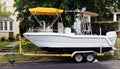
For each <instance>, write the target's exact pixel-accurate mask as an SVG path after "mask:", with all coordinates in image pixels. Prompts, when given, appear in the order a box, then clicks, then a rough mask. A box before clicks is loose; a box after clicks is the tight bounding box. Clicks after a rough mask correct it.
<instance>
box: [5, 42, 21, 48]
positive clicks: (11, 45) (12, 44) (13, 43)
mask: <svg viewBox="0 0 120 69" xmlns="http://www.w3.org/2000/svg"><path fill="white" fill-rule="evenodd" d="M17 44H19V41H15V42H12V43H11V44H9V45H7V46H5V47H14V46H16V45H17Z"/></svg>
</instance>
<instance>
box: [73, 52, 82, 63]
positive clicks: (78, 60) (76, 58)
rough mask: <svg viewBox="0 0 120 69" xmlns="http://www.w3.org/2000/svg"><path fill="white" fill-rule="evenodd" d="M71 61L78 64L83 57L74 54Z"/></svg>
mask: <svg viewBox="0 0 120 69" xmlns="http://www.w3.org/2000/svg"><path fill="white" fill-rule="evenodd" d="M73 59H74V60H75V61H76V62H77V63H80V62H82V61H83V55H82V54H78V53H77V54H75V55H74V57H73Z"/></svg>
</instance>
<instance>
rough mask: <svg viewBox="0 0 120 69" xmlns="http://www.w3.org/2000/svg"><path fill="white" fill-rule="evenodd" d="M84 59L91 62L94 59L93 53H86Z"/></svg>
mask: <svg viewBox="0 0 120 69" xmlns="http://www.w3.org/2000/svg"><path fill="white" fill-rule="evenodd" d="M86 60H87V62H90V63H91V62H93V61H94V60H95V55H94V54H87V55H86Z"/></svg>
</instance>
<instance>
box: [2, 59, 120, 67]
mask: <svg viewBox="0 0 120 69" xmlns="http://www.w3.org/2000/svg"><path fill="white" fill-rule="evenodd" d="M0 69H120V60H110V61H101V62H98V63H72V62H59V61H53V62H52V61H50V62H26V63H22V62H21V63H16V65H15V66H8V65H7V64H0Z"/></svg>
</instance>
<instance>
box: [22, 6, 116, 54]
mask: <svg viewBox="0 0 120 69" xmlns="http://www.w3.org/2000/svg"><path fill="white" fill-rule="evenodd" d="M29 11H30V12H31V14H33V16H34V17H35V19H36V20H37V21H38V23H39V24H40V26H41V28H40V32H26V33H24V34H23V35H24V36H25V38H27V39H28V40H30V41H31V42H32V43H33V44H35V45H36V46H38V47H40V48H41V49H44V50H46V51H49V52H56V53H61V52H62V53H63V52H67V53H72V52H74V51H95V52H100V53H103V52H108V51H113V50H115V44H116V39H117V35H116V32H115V31H109V32H107V33H106V35H101V34H100V35H94V34H92V29H91V24H90V22H89V16H98V14H96V13H93V12H86V11H85V8H83V9H82V10H79V9H77V10H74V11H64V10H62V9H56V8H46V7H37V8H31V9H29ZM63 13H65V14H66V13H74V14H75V16H74V19H75V22H74V30H75V32H71V28H70V27H66V28H64V26H63V22H59V23H58V32H57V33H56V32H53V31H52V26H53V25H54V23H56V21H57V20H58V19H61V21H62V18H61V14H63ZM35 15H50V16H57V17H56V19H54V21H53V22H52V23H51V24H50V25H49V26H46V23H45V22H44V21H39V20H38V19H37V18H36V16H35ZM100 31H101V29H100ZM100 33H101V32H100Z"/></svg>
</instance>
